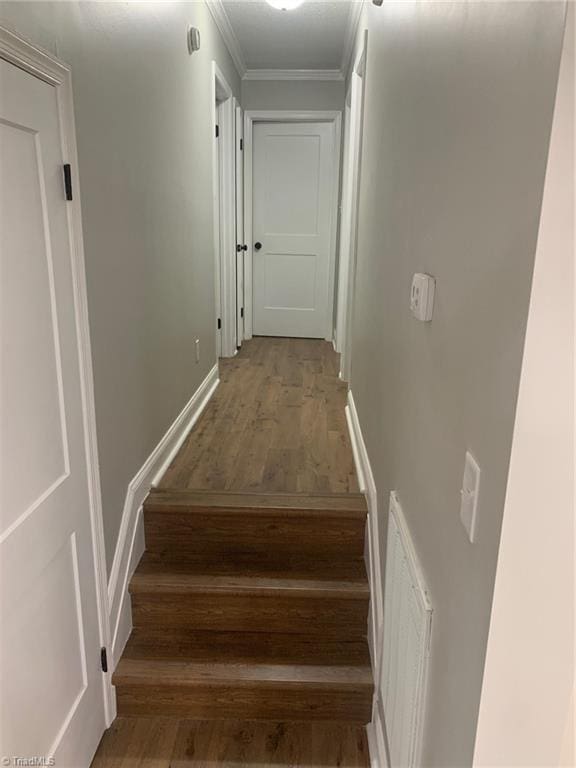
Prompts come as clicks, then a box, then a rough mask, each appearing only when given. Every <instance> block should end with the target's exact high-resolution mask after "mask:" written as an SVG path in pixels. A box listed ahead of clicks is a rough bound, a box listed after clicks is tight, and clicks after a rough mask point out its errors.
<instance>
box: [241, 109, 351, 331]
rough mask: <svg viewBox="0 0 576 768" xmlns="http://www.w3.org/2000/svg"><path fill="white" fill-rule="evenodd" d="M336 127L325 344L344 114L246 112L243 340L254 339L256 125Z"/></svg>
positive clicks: (331, 302)
mask: <svg viewBox="0 0 576 768" xmlns="http://www.w3.org/2000/svg"><path fill="white" fill-rule="evenodd" d="M259 122H261V123H262V122H265V123H333V124H334V148H333V168H334V176H333V179H332V200H331V204H330V251H329V266H328V303H327V312H326V315H327V317H326V325H325V335H324V338H325V339H326V341H332V335H333V326H334V284H335V277H336V243H337V233H338V196H339V192H340V151H341V141H342V140H341V126H342V112H341V111H340V110H306V111H302V110H267V109H250V110H246V111H245V112H244V242H245V243H246V244H247V246H248V250H247V251H246V252H245V254H244V338H245V339H251V338H252V329H253V311H254V304H253V293H254V290H253V283H252V278H253V259H254V251H253V237H252V209H253V179H252V175H253V167H252V162H253V143H252V142H253V128H254V123H259Z"/></svg>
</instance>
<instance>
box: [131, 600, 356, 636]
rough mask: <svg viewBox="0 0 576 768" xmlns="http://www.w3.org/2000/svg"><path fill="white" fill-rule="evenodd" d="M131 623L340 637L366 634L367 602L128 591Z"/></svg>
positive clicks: (142, 625)
mask: <svg viewBox="0 0 576 768" xmlns="http://www.w3.org/2000/svg"><path fill="white" fill-rule="evenodd" d="M132 620H133V624H134V626H135V627H138V628H146V627H151V628H155V627H165V628H168V627H170V628H189V629H190V630H194V631H200V630H222V631H227V630H234V631H238V632H284V633H296V634H297V633H304V634H307V635H311V634H322V635H325V636H332V637H338V638H340V639H346V638H348V639H353V638H356V639H360V638H362V637H364V636H365V635H366V631H367V629H366V628H367V621H368V600H367V599H366V600H364V599H362V600H356V599H340V598H338V599H331V598H326V597H320V598H317V599H314V598H302V597H291V596H290V597H258V596H252V595H250V596H242V595H217V594H207V595H206V594H200V595H192V596H191V595H179V594H163V595H156V594H142V593H137V594H133V595H132Z"/></svg>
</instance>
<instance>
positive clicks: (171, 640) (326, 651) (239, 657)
mask: <svg viewBox="0 0 576 768" xmlns="http://www.w3.org/2000/svg"><path fill="white" fill-rule="evenodd" d="M128 648H129V653H130V658H131V659H144V660H145V659H152V658H156V659H159V658H160V659H182V660H187V659H195V660H200V661H204V662H206V663H207V664H210V663H214V662H225V663H231V664H233V663H244V664H251V663H265V664H316V665H321V666H323V665H327V666H328V665H334V666H338V665H344V666H360V667H366V666H370V656H369V654H368V646H367V644H366V640H365V638H362V639H360V640H357V639H356V640H342V639H340V638H336V639H335V638H330V637H319V636H318V635H311V636H309V635H297V634H289V635H284V634H281V633H266V632H213V631H208V632H195V631H194V630H192V629H190V628H189V627H176V628H172V629H169V628H167V627H161V628H158V627H150V626H148V627H145V628H139V629H135V630H134V631H133V633H132V636H131V638H130V643H129V646H128Z"/></svg>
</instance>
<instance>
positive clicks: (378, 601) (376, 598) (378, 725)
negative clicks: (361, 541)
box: [346, 390, 388, 768]
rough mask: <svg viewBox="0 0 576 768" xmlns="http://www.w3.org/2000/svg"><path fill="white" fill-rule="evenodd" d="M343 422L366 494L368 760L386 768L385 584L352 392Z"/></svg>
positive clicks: (373, 494) (374, 499)
mask: <svg viewBox="0 0 576 768" xmlns="http://www.w3.org/2000/svg"><path fill="white" fill-rule="evenodd" d="M346 423H347V424H348V432H349V434H350V442H351V443H352V453H353V454H354V464H355V467H356V474H357V476H358V485H359V486H360V491H361V492H362V493H364V494H365V496H366V503H367V505H368V525H367V535H366V539H367V541H366V559H367V563H366V570H367V572H368V581H369V583H370V614H369V627H368V638H369V645H370V657H371V660H372V674H373V677H374V681H375V686H374V703H373V707H372V722H371V723H370V725H369V726H368V742H369V746H370V760H371V766H372V768H387V766H388V762H387V759H386V748H385V744H386V740H385V736H384V733H385V731H384V727H383V722H384V720H383V717H382V716H381V714H380V708H379V707H380V704H379V700H378V681H379V680H380V666H381V649H382V646H383V643H384V623H383V613H384V589H383V587H384V584H383V581H382V567H381V562H380V544H379V542H380V539H379V535H378V494H377V491H376V483H375V481H374V474H373V472H372V466H371V464H370V458H369V456H368V450H367V448H366V443H365V442H364V436H363V435H362V428H361V426H360V420H359V418H358V411H357V410H356V403H355V402H354V395H353V394H352V390H348V405H347V406H346Z"/></svg>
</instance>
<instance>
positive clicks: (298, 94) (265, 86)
mask: <svg viewBox="0 0 576 768" xmlns="http://www.w3.org/2000/svg"><path fill="white" fill-rule="evenodd" d="M242 106H243V107H244V109H302V110H305V109H327V110H331V109H344V81H342V80H318V81H316V80H243V81H242Z"/></svg>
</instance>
